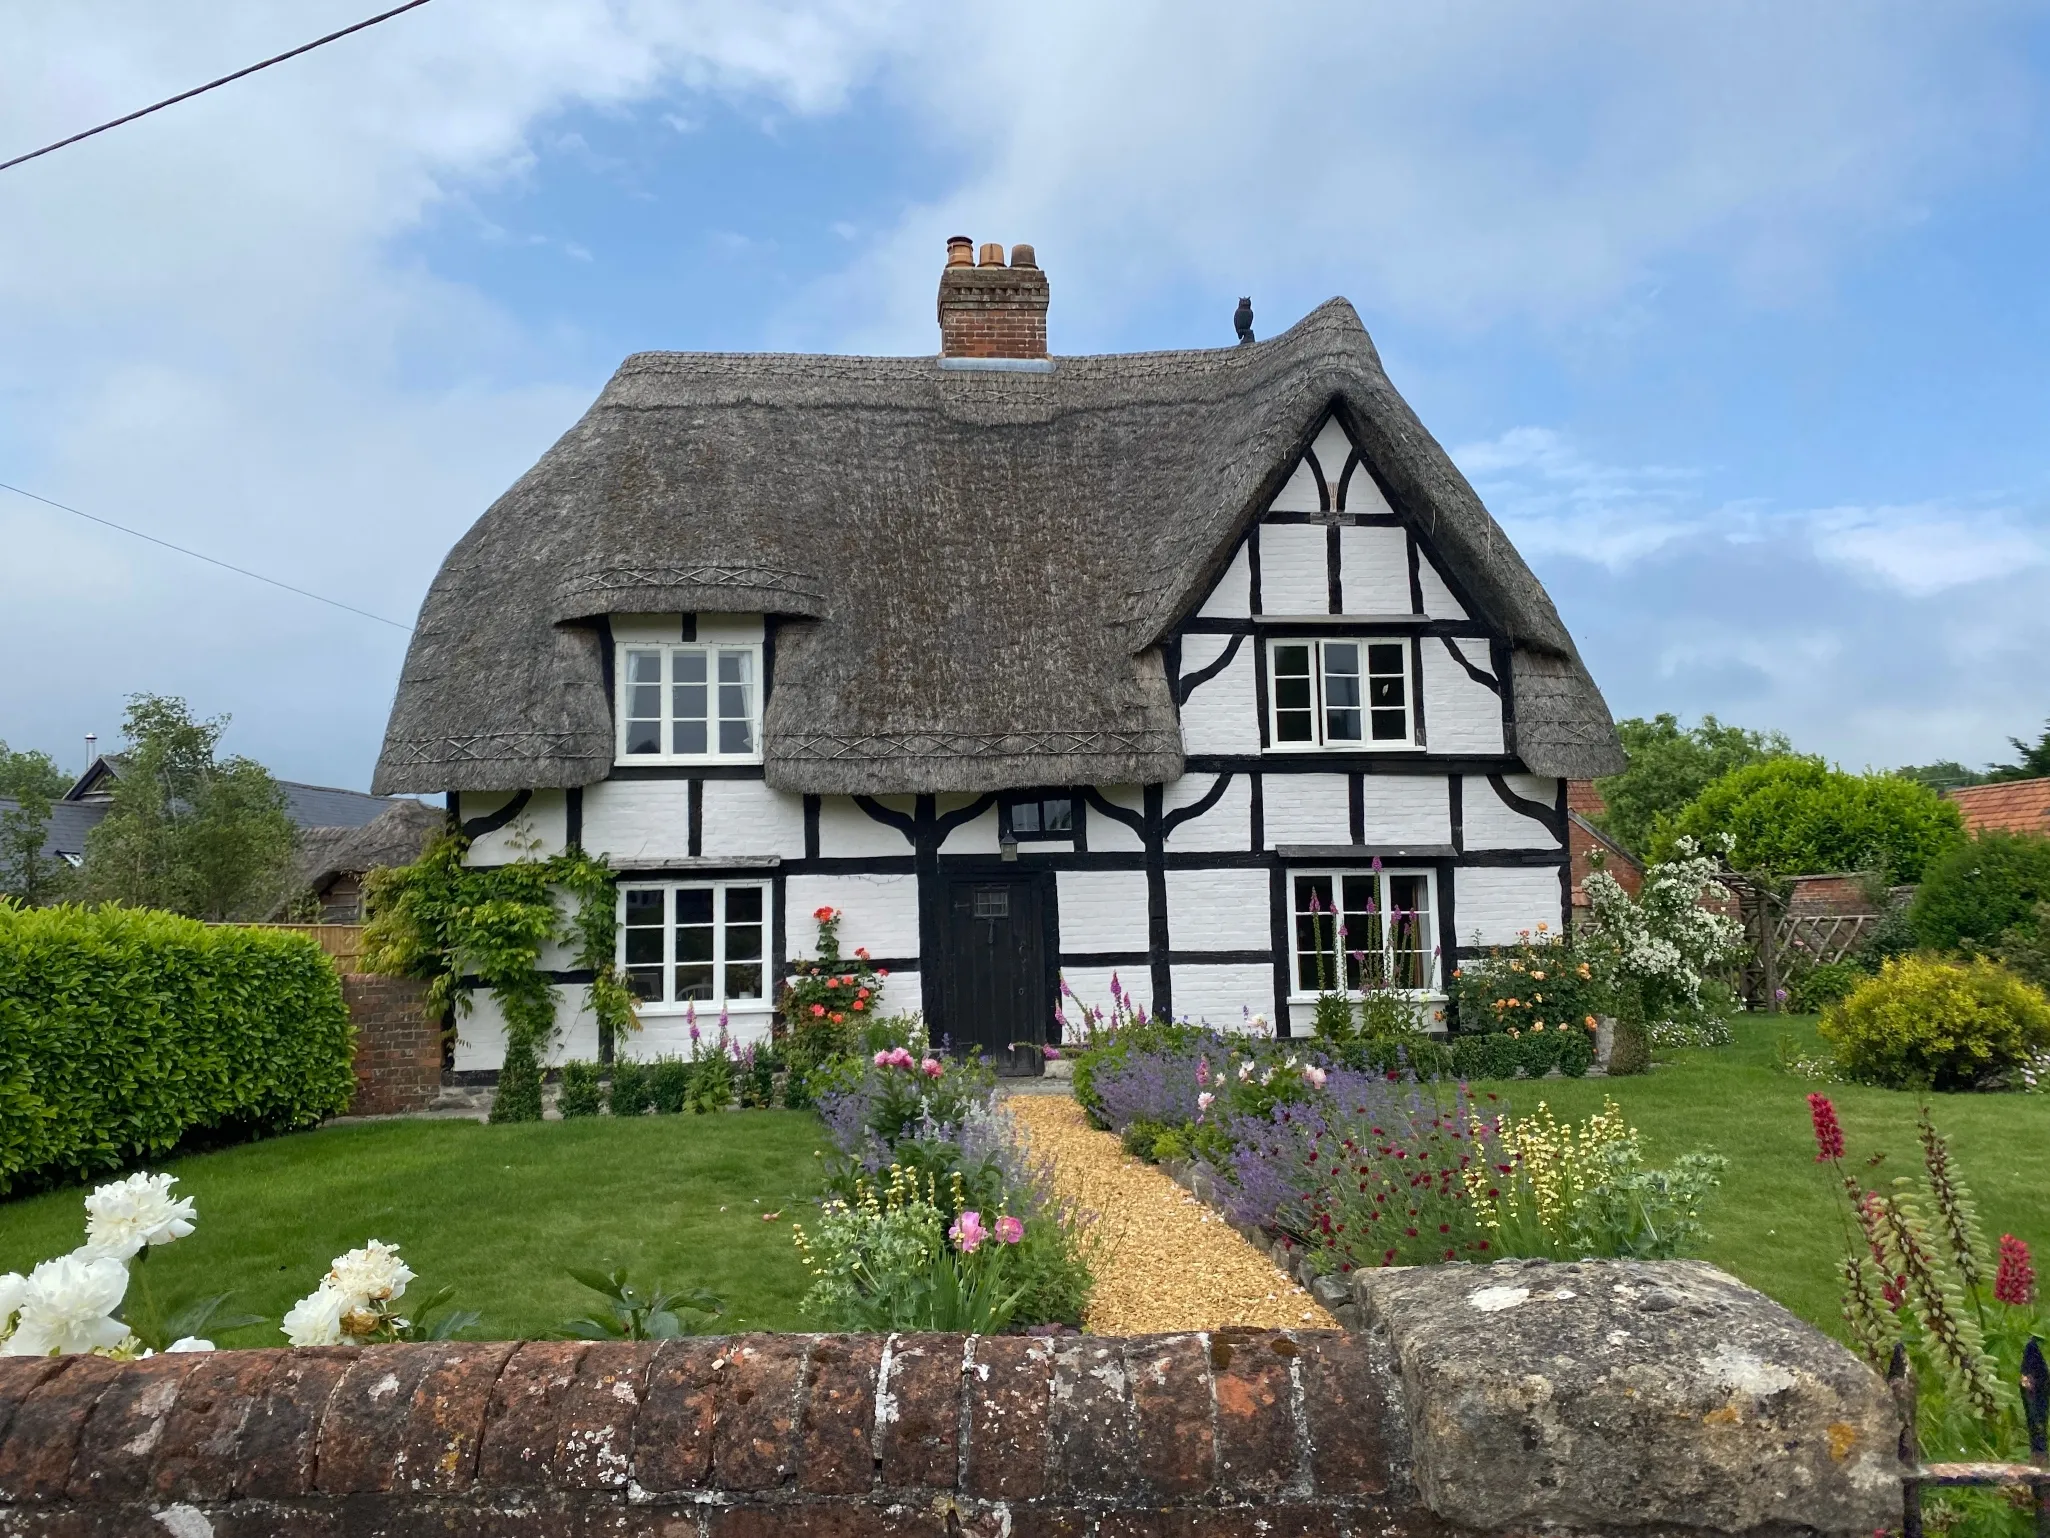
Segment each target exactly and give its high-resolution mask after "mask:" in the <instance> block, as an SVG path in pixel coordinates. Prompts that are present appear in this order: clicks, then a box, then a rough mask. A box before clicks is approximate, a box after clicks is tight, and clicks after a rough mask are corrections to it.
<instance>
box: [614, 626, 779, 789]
mask: <svg viewBox="0 0 2050 1538" xmlns="http://www.w3.org/2000/svg"><path fill="white" fill-rule="evenodd" d="M761 676H762V648H761V645H760V643H758V642H751V641H750V642H712V641H705V642H698V643H691V644H685V645H648V644H644V643H640V642H624V643H622V644H621V645H620V648H619V759H620V762H621V763H640V764H664V763H706V762H710V763H719V762H727V763H759V762H761V757H762V742H761V721H762V691H761Z"/></svg>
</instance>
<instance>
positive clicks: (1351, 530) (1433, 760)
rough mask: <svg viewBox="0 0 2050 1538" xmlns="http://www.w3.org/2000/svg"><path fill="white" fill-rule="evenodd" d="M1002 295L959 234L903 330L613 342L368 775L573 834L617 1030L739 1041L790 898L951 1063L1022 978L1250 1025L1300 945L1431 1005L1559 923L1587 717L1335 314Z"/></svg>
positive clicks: (1551, 645)
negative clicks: (1266, 329)
mask: <svg viewBox="0 0 2050 1538" xmlns="http://www.w3.org/2000/svg"><path fill="white" fill-rule="evenodd" d="M1047 298H1048V285H1047V279H1046V276H1045V274H1044V273H1043V272H1042V271H1041V270H1040V269H1039V267H1038V266H1037V265H1036V262H1035V260H1034V254H1033V252H1032V250H1031V248H1030V247H1026V246H1019V247H1015V248H1013V250H1012V251H1011V253H1010V254H1009V258H1008V260H1007V259H1006V256H1005V253H1004V252H1003V250H1002V248H1001V247H997V246H984V247H983V248H982V251H981V255H980V260H979V261H978V260H977V258H976V253H975V252H974V250H973V248H972V247H970V246H969V244H968V242H966V241H965V240H961V241H956V242H952V243H950V247H949V254H948V264H947V266H946V268H945V269H944V271H943V273H942V276H941V281H940V295H939V315H940V323H941V334H942V347H941V352H940V355H939V356H938V357H921V358H862V357H813V356H792V355H774V354H695V353H643V354H639V355H636V356H634V357H631V358H629V359H627V361H626V362H625V363H624V364H623V365H621V367H620V369H619V372H618V373H617V374H616V375H614V377H613V379H612V380H611V382H610V383H609V384H608V385H607V386H606V388H605V390H604V393H603V394H602V395H600V396H599V398H598V400H597V402H596V403H595V404H594V405H593V406H592V407H591V409H590V411H589V412H587V413H586V414H585V416H584V417H583V419H582V420H581V421H579V422H578V423H577V424H576V425H575V426H574V427H572V428H571V429H570V430H569V432H568V433H566V434H565V435H564V436H563V437H562V439H561V440H560V441H559V442H557V443H556V444H555V446H554V447H553V448H551V449H550V450H549V451H548V452H547V453H546V454H545V455H544V456H543V457H542V459H541V461H540V462H539V463H538V464H536V465H535V466H534V468H533V469H532V470H530V471H528V472H527V474H526V475H525V476H523V477H522V478H521V479H520V481H519V482H518V484H516V485H515V486H514V487H513V488H512V489H511V490H510V491H508V492H507V493H506V494H505V495H504V496H503V497H502V498H500V499H499V501H498V502H497V503H496V504H495V505H494V506H493V507H492V508H491V509H490V510H489V511H488V512H486V513H485V515H484V516H483V517H482V518H481V519H479V520H478V522H477V523H476V524H475V526H474V527H472V528H471V530H470V531H469V533H467V534H466V535H465V536H464V537H463V539H462V540H461V541H460V542H459V543H458V544H457V545H456V547H455V549H454V550H453V551H452V552H450V554H449V557H448V559H447V560H446V562H444V564H443V566H442V569H441V572H440V574H439V575H438V576H437V577H436V579H435V582H434V585H433V587H432V589H431V590H430V591H429V593H428V595H427V599H426V602H425V604H424V605H423V607H422V609H421V614H420V621H419V626H418V629H417V630H416V632H415V635H414V638H413V642H412V647H411V650H410V652H409V654H408V656H407V659H406V665H405V671H404V674H403V677H402V679H401V681H400V685H399V691H398V697H397V700H396V702H395V704H394V706H393V709H392V716H391V723H390V726H389V729H388V731H387V734H386V738H385V744H384V752H383V756H382V758H381V760H380V763H379V766H378V771H377V779H376V788H377V789H378V790H379V791H382V792H400V791H405V792H426V791H446V792H449V793H450V803H451V806H452V807H453V808H454V809H455V810H456V812H457V815H458V816H459V817H460V818H461V820H462V821H463V823H464V825H465V827H466V828H468V829H469V830H470V832H471V833H472V835H473V838H474V843H473V844H472V847H471V858H472V859H473V860H477V861H480V862H488V861H493V860H502V859H505V858H508V857H509V855H508V851H509V849H510V847H511V846H510V844H509V843H508V842H507V840H508V839H509V838H510V837H512V836H513V835H514V834H517V835H518V836H519V837H520V838H521V839H523V840H526V841H528V843H529V844H530V845H531V843H532V841H535V840H538V844H539V847H540V848H541V849H542V850H544V851H545V850H548V849H553V848H559V847H562V846H564V845H565V844H570V843H575V844H581V845H582V846H583V847H585V848H588V849H590V850H592V851H593V852H602V853H604V854H606V855H608V856H609V857H610V859H611V861H612V863H613V865H614V866H615V867H616V868H617V869H618V870H619V871H620V872H621V877H622V882H621V884H622V899H621V900H622V907H623V911H622V916H623V918H624V920H625V924H624V928H623V934H622V946H623V951H622V959H623V960H624V961H625V962H626V963H627V964H628V966H629V970H630V974H631V976H632V978H633V981H634V983H635V986H636V988H637V989H639V990H640V992H641V994H642V997H643V1000H644V1004H643V1011H642V1013H643V1019H644V1023H645V1024H646V1026H647V1029H646V1030H645V1031H644V1032H643V1034H642V1036H641V1038H639V1040H638V1042H637V1044H636V1045H635V1047H634V1050H635V1051H636V1052H642V1051H647V1052H652V1051H656V1050H663V1049H664V1048H665V1047H666V1046H668V1045H669V1044H672V1043H673V1042H674V1040H675V1039H676V1037H675V1034H674V1033H675V1030H676V1027H677V1023H678V1022H679V1020H680V1017H681V1015H682V1014H683V1012H684V1011H685V1009H686V1008H687V1007H693V1006H694V1007H695V1009H696V1011H697V1012H698V1013H699V1014H700V1015H705V1014H707V1013H716V1012H717V1011H719V1010H720V1009H722V1008H723V1009H725V1010H727V1011H729V1012H730V1014H731V1016H732V1018H733V1019H734V1021H735V1022H736V1024H737V1025H745V1027H746V1028H747V1029H750V1030H760V1029H766V1026H767V1021H768V1018H769V1010H770V1000H771V998H772V995H773V993H774V990H775V987H776V983H777V980H778V977H779V976H780V975H781V974H782V973H783V972H784V971H785V969H786V968H787V967H788V966H790V965H791V964H792V963H793V962H794V961H795V960H796V959H798V958H802V957H804V956H806V955H807V954H809V951H808V945H809V942H810V939H811V934H812V925H811V923H810V920H809V915H810V914H811V912H812V911H813V910H814V909H815V908H817V907H819V906H821V905H831V906H834V907H837V908H840V909H843V910H844V912H845V915H846V917H845V920H844V931H843V933H844V940H845V943H846V944H847V945H848V946H849V947H852V946H854V945H863V946H866V947H867V949H868V950H869V951H870V952H871V953H872V954H873V955H874V956H875V957H877V958H878V960H883V958H887V960H886V961H884V962H883V964H885V965H887V966H889V967H890V968H891V979H890V983H889V989H888V998H887V1000H886V1004H887V1005H888V1006H889V1007H893V1008H901V1009H914V1008H919V1009H923V1010H924V1012H925V1014H926V1016H927V1018H928V1021H929V1023H930V1024H931V1026H932V1028H933V1031H934V1034H935V1036H936V1037H937V1036H938V1035H939V1034H940V1033H941V1032H942V1031H944V1032H946V1033H948V1034H950V1035H951V1036H952V1037H953V1039H954V1040H955V1041H957V1042H964V1043H965V1042H976V1043H981V1044H983V1045H987V1046H1000V1045H1006V1044H1009V1043H1013V1042H1039V1041H1045V1040H1047V1039H1049V1035H1050V1033H1051V1032H1052V1031H1053V1030H1054V1028H1055V1027H1054V1018H1053V1017H1054V1011H1055V991H1056V984H1057V978H1058V977H1059V976H1060V975H1065V977H1066V979H1067V981H1068V983H1069V984H1070V985H1071V986H1072V987H1073V988H1074V990H1075V991H1076V992H1077V993H1078V994H1080V995H1082V996H1083V997H1085V998H1101V997H1102V996H1103V995H1104V994H1105V993H1106V991H1107V989H1108V985H1109V981H1110V977H1111V975H1112V973H1113V972H1117V973H1119V974H1121V975H1122V977H1123V980H1124V981H1125V983H1126V984H1127V985H1129V986H1130V987H1131V988H1132V990H1133V991H1134V992H1135V993H1137V994H1138V995H1139V996H1140V997H1141V998H1142V999H1145V1000H1147V1001H1148V1002H1149V1003H1150V1004H1151V1005H1152V1006H1153V1007H1154V1008H1156V1009H1161V1010H1172V1011H1173V1012H1174V1013H1176V1014H1178V1015H1179V1014H1188V1015H1191V1016H1199V1017H1207V1018H1209V1019H1210V1020H1212V1021H1213V1022H1216V1023H1220V1024H1222V1023H1232V1024H1236V1023H1238V1022H1239V1021H1240V1020H1241V1019H1242V1017H1243V1016H1244V1015H1245V1014H1247V1013H1252V1014H1259V1015H1264V1016H1268V1017H1270V1018H1271V1019H1272V1020H1273V1021H1274V1022H1275V1025H1276V1027H1277V1028H1278V1029H1279V1030H1281V1031H1283V1032H1288V1031H1290V1030H1292V1029H1294V1030H1300V1029H1302V1028H1304V1027H1305V1025H1306V1023H1307V1015H1308V1002H1309V999H1310V997H1311V996H1312V995H1314V994H1315V992H1316V991H1317V988H1318V986H1319V978H1320V976H1321V977H1326V978H1338V977H1342V978H1343V979H1344V980H1345V981H1347V982H1350V983H1352V984H1353V985H1355V986H1359V985H1361V984H1362V983H1364V982H1368V981H1372V980H1373V978H1375V977H1377V976H1385V977H1387V978H1389V979H1392V980H1394V981H1395V982H1397V983H1399V984H1400V985H1402V986H1404V987H1408V988H1412V989H1414V990H1416V991H1417V992H1418V993H1419V994H1420V995H1422V996H1426V997H1429V996H1433V995H1436V994H1437V993H1438V991H1439V990H1440V987H1441V985H1442V982H1443V979H1444V976H1445V973H1446V972H1447V971H1448V970H1449V968H1450V966H1451V965H1452V958H1454V957H1455V956H1456V955H1457V953H1458V950H1459V948H1460V947H1461V946H1462V945H1466V944H1470V943H1472V942H1474V941H1476V940H1479V941H1482V942H1486V941H1491V940H1497V939H1504V938H1508V937H1509V936H1511V935H1513V933H1514V931H1516V930H1518V929H1522V928H1530V927H1534V926H1535V925H1536V924H1537V923H1538V922H1539V921H1548V922H1550V923H1551V924H1553V925H1554V926H1557V925H1560V924H1563V923H1564V922H1565V920H1566V915H1567V901H1566V893H1567V881H1568V876H1569V867H1568V854H1567V847H1566V827H1567V818H1566V805H1565V788H1564V787H1565V782H1566V781H1567V780H1568V779H1580V778H1588V777H1592V776H1595V775H1600V774H1607V773H1611V772H1614V771H1615V770H1617V769H1619V768H1621V767H1622V763H1623V759H1622V754H1621V750H1620V748H1619V746H1618V744H1617V740H1616V735H1615V729H1614V727H1613V724H1612V723H1611V721H1610V717H1609V712H1608V709H1607V707H1606V706H1605V705H1604V703H1603V701H1602V697H1601V694H1600V693H1599V691H1598V690H1597V689H1596V687H1595V685H1594V682H1593V680H1592V679H1590V678H1589V676H1588V673H1587V670H1586V668H1585V666H1584V665H1583V664H1582V662H1581V660H1580V657H1579V654H1578V652H1577V651H1576V650H1575V649H1574V645H1573V640H1572V637H1571V636H1569V635H1568V634H1567V631H1566V627H1565V626H1564V624H1562V623H1561V622H1560V619H1559V615H1558V612H1557V610H1556V609H1555V608H1554V607H1553V605H1552V603H1551V600H1550V599H1549V598H1548V597H1547V596H1546V594H1545V591H1544V589H1543V587H1542V586H1541V585H1540V584H1539V582H1538V580H1537V578H1536V577H1535V576H1533V575H1532V573H1531V571H1530V569H1529V568H1528V567H1527V566H1526V565H1525V564H1524V562H1523V560H1522V559H1521V557H1519V556H1518V555H1517V553H1516V550H1515V548H1514V547H1513V546H1512V545H1511V543H1510V542H1509V539H1508V537H1507V536H1506V535H1505V534H1504V533H1503V531H1502V529H1501V527H1500V526H1499V525H1498V524H1497V523H1496V522H1495V520H1494V519H1493V518H1492V517H1491V516H1490V515H1489V513H1488V511H1487V509H1486V508H1485V507H1483V506H1482V505H1481V502H1480V499H1479V498H1478V497H1477V496H1476V495H1475V494H1474V491H1473V488H1472V487H1471V486H1469V485H1468V484H1467V482H1466V480H1465V478H1464V477H1463V476H1461V474H1460V473H1459V471H1458V470H1457V469H1456V468H1455V467H1454V465H1453V464H1452V462H1451V460H1450V459H1449V458H1448V457H1447V456H1446V454H1445V452H1444V450H1443V449H1442V448H1440V447H1439V445H1438V444H1437V442H1436V441H1435V440H1434V439H1433V438H1432V437H1431V435H1430V434H1429V433H1428V432H1427V431H1425V429H1424V427H1423V424H1422V423H1420V422H1419V421H1418V420H1417V418H1416V416H1415V414H1414V413H1413V412H1411V410H1410V409H1409V406H1408V405H1407V404H1406V403H1405V402H1404V401H1403V399H1402V397H1401V396H1400V395H1398V394H1397V393H1396V391H1395V388H1394V387H1393V386H1392V385H1391V384H1390V383H1389V382H1388V378H1387V376H1386V375H1385V374H1384V373H1383V372H1382V368H1381V362H1380V359H1379V357H1378V355H1377V354H1376V353H1375V350H1374V345H1373V343H1372V341H1371V340H1370V339H1369V338H1368V336H1367V333H1366V331H1365V329H1364V328H1363V327H1362V326H1361V324H1360V320H1359V317H1358V316H1357V315H1356V314H1355V313H1354V311H1353V309H1352V307H1351V306H1350V305H1349V304H1347V303H1346V302H1345V301H1344V300H1342V299H1334V300H1331V301H1330V302H1328V303H1326V304H1324V305H1322V306H1320V307H1319V308H1318V309H1317V310H1315V311H1314V312H1313V313H1311V314H1310V315H1309V316H1307V317H1306V318H1304V319H1303V320H1302V321H1300V322H1299V323H1297V324H1296V325H1295V326H1293V327H1291V328H1290V329H1289V330H1288V331H1286V332H1284V333H1283V334H1282V335H1280V336H1278V337H1275V338H1274V339H1272V340H1270V341H1264V342H1261V341H1246V342H1244V343H1243V344H1242V345H1237V346H1232V347H1225V348H1217V349H1204V350H1197V351H1187V352H1162V353H1142V354H1132V355H1124V356H1099V357H1059V358H1056V357H1051V356H1049V355H1048V354H1047V350H1046V325H1045V320H1046V307H1047ZM1313 898H1314V899H1316V900H1317V902H1318V905H1319V906H1320V907H1321V908H1332V907H1335V908H1336V909H1337V910H1338V911H1339V912H1340V913H1341V914H1342V915H1344V916H1345V919H1346V922H1347V927H1348V935H1349V938H1348V942H1347V944H1348V948H1349V949H1356V950H1360V951H1361V953H1362V954H1361V956H1359V957H1345V956H1339V955H1337V954H1335V945H1334V939H1333V936H1332V934H1331V928H1332V926H1331V925H1329V924H1325V925H1322V926H1317V925H1313V924H1311V923H1309V922H1308V921H1307V917H1306V915H1307V914H1308V910H1309V907H1310V903H1311V900H1312V899H1313ZM1320 927H1321V940H1319V938H1318V937H1317V935H1318V930H1319V928H1320ZM567 980H568V979H567V978H565V981H567ZM570 997H571V996H570V995H569V994H567V993H566V994H565V999H566V1002H565V1006H564V1016H563V1023H564V1027H565V1032H564V1041H563V1046H562V1050H563V1051H565V1052H567V1053H570V1054H572V1055H585V1056H589V1055H593V1052H594V1051H595V1049H596V1044H595V1043H594V1042H584V1041H582V1040H581V1038H580V1036H579V1031H580V1030H581V1029H584V1027H581V1026H580V1025H579V1023H578V1022H577V1021H576V1020H575V1019H573V1018H572V1016H573V1014H574V1011H573V1010H572V1009H571V1007H570V1004H569V1003H568V1002H567V1000H568V999H569V998H570ZM466 1038H467V1039H466V1041H465V1043H464V1045H463V1047H462V1048H461V1049H460V1052H459V1060H458V1061H459V1066H468V1067H471V1068H481V1069H486V1070H488V1069H489V1068H490V1067H492V1066H495V1060H496V1050H497V1049H496V1046H495V1044H494V1042H495V1038H494V1037H493V1035H492V1025H491V1022H490V1019H489V1015H488V1010H481V1009H480V1012H479V1014H478V1015H477V1016H476V1017H474V1019H473V1021H472V1024H471V1026H470V1028H469V1029H467V1030H466Z"/></svg>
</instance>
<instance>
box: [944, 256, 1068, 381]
mask: <svg viewBox="0 0 2050 1538" xmlns="http://www.w3.org/2000/svg"><path fill="white" fill-rule="evenodd" d="M1046 299H1047V287H1046V274H1045V273H1043V272H1041V271H1040V270H1039V263H1038V262H1037V261H1036V260H1034V258H1033V251H1032V248H1031V247H1030V246H1026V245H1017V246H1013V247H1011V260H1010V264H1009V265H1008V266H1006V265H1005V263H1004V248H1003V247H1002V246H1000V245H998V244H996V243H995V242H994V241H992V242H990V243H989V244H987V245H985V246H984V247H983V248H982V253H981V258H980V260H978V259H977V257H976V253H975V246H974V243H973V242H972V241H970V240H969V238H968V237H967V236H966V235H956V236H954V237H953V238H952V239H950V240H949V241H948V242H947V265H946V267H945V269H944V270H942V272H941V273H940V356H941V357H942V358H1044V357H1045V356H1046Z"/></svg>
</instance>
